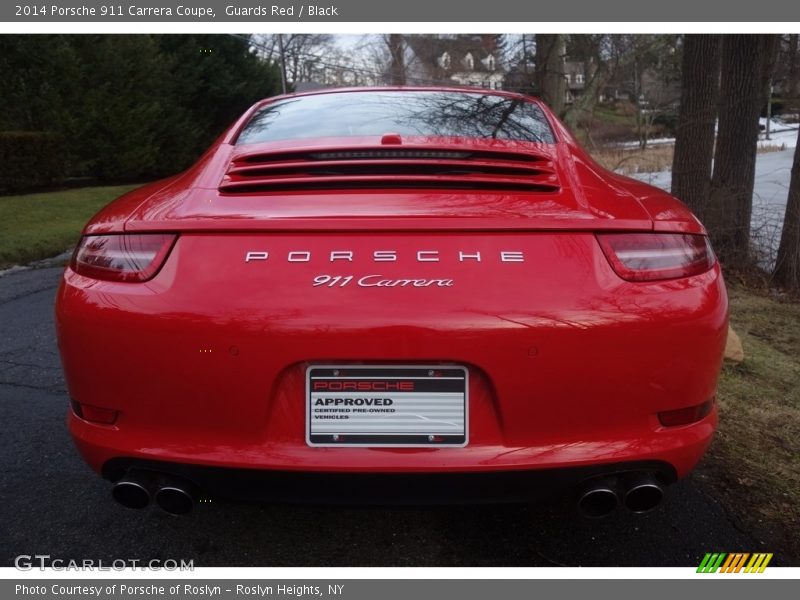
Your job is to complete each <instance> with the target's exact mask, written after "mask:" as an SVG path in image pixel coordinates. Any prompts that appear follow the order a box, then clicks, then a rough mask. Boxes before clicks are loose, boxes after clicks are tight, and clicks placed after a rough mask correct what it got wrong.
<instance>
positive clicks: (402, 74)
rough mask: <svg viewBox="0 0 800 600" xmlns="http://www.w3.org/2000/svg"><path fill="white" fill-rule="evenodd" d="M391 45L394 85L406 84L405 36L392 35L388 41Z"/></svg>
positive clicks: (391, 72) (392, 80)
mask: <svg viewBox="0 0 800 600" xmlns="http://www.w3.org/2000/svg"><path fill="white" fill-rule="evenodd" d="M387 43H388V44H389V56H390V57H391V63H390V67H389V68H390V71H389V72H390V75H391V83H392V85H405V84H406V61H405V44H404V43H403V36H402V35H401V34H399V33H392V34H390V35H389V37H388V39H387Z"/></svg>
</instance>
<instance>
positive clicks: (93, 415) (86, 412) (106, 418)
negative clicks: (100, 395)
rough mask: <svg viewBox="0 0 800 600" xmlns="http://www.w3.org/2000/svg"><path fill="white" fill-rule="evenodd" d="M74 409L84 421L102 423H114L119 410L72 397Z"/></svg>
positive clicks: (71, 401) (71, 402)
mask: <svg viewBox="0 0 800 600" xmlns="http://www.w3.org/2000/svg"><path fill="white" fill-rule="evenodd" d="M70 404H71V405H72V411H73V412H74V413H75V414H76V415H78V416H79V417H80V418H81V419H83V420H84V421H91V422H92V423H100V424H101V425H113V424H114V422H115V421H116V420H117V415H118V414H119V411H117V410H114V409H113V408H102V407H100V406H92V405H91V404H81V403H80V402H78V401H77V400H74V399H70Z"/></svg>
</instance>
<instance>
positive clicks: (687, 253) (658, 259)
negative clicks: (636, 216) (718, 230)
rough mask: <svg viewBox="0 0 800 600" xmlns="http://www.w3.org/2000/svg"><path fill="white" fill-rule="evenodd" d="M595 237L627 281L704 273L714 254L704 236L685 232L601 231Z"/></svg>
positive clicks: (613, 266)
mask: <svg viewBox="0 0 800 600" xmlns="http://www.w3.org/2000/svg"><path fill="white" fill-rule="evenodd" d="M597 241H598V242H600V247H601V248H602V249H603V253H604V254H605V255H606V258H607V259H608V262H609V263H611V267H612V268H613V269H614V271H615V272H616V273H617V275H619V276H620V277H622V279H626V280H628V281H657V280H659V279H677V278H679V277H691V276H692V275H699V274H700V273H705V272H706V271H708V270H709V269H711V267H713V266H714V262H715V261H716V258H715V256H714V251H713V250H712V249H711V244H710V243H709V241H708V238H707V237H706V236H704V235H693V234H687V233H603V234H597Z"/></svg>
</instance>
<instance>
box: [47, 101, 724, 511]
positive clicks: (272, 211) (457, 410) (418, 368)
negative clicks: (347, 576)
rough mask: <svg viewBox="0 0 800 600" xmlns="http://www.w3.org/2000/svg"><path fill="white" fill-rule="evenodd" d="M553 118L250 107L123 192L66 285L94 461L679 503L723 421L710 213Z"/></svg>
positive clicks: (159, 484) (269, 487)
mask: <svg viewBox="0 0 800 600" xmlns="http://www.w3.org/2000/svg"><path fill="white" fill-rule="evenodd" d="M351 93H353V94H355V92H351ZM395 93H397V94H402V93H408V92H401V91H397V92H395ZM334 95H335V94H334ZM498 97H501V98H502V96H498ZM536 106H537V110H541V111H542V114H543V115H546V113H545V112H544V111H545V109H544V108H541V107H538V105H536ZM546 117H547V120H546V123H547V125H548V127H550V128H551V130H550V131H551V132H552V137H551V138H547V139H545V140H544V141H536V142H531V141H527V140H525V141H520V140H516V139H497V138H493V139H489V140H486V139H478V138H475V139H469V140H466V141H465V140H464V139H463V137H458V136H452V135H451V136H437V137H435V136H430V135H427V136H414V135H409V134H405V133H403V132H401V133H397V132H393V131H387V132H385V133H384V134H382V135H378V136H371V135H352V136H347V137H342V136H339V137H325V138H314V139H308V138H300V139H291V140H286V139H281V140H278V141H272V140H267V141H256V142H251V143H241V139H242V135H243V134H242V127H245V129H244V131H245V132H246V131H247V123H249V122H251V121H250V119H251V118H252V117H251V116H250V115H248V116H245V117H244V118H243V120H242V122H241V123H240V124H239V125H237V126H235V127H234V128H233V129H232V130H231V132H229V134H227V137H226V138H225V139H223V140H222V142H221V143H220V144H219V145H218V146H217V147H216V148H215V149H214V150H213V151H212V152H211V153H209V154H208V155H207V156H206V157H205V158H204V159H202V160H201V162H200V163H198V166H196V167H195V168H194V169H192V170H190V171H189V172H188V173H187V174H185V175H183V176H182V177H181V178H177V179H174V180H170V181H168V182H166V183H163V184H159V185H156V186H152V187H150V188H148V189H146V190H144V191H142V192H139V193H138V195H136V193H135V194H134V195H133V196H130V197H128V198H127V199H126V198H123V199H122V200H121V201H118V203H117V204H116V205H112V206H111V207H109V208H108V209H106V211H104V212H101V213H100V215H98V216H97V217H96V218H95V220H94V221H93V222H92V223H90V225H89V226H88V227H87V229H86V231H85V236H84V238H83V240H82V242H81V245H80V247H79V248H78V250H77V251H76V255H75V257H74V260H73V263H72V265H71V266H70V267H69V268H68V269H67V270H66V273H65V275H64V280H63V283H62V286H61V288H60V290H59V294H58V302H57V317H58V333H59V341H60V347H61V353H62V358H63V364H64V369H65V373H66V376H67V381H68V386H69V392H70V396H71V398H72V411H71V412H70V417H69V424H70V430H71V432H72V434H73V436H74V439H75V441H76V444H77V446H78V449H79V450H80V452H81V454H82V455H83V457H84V458H85V459H86V460H87V462H88V463H89V464H90V465H91V466H92V467H93V468H94V469H95V470H97V471H99V472H102V473H103V474H104V476H106V477H107V478H109V479H111V480H112V481H115V482H116V483H117V486H119V485H120V484H129V483H130V482H131V481H132V482H133V483H132V485H133V486H134V487H135V488H136V489H137V490H138V489H139V488H141V489H143V490H145V493H146V494H147V498H148V499H149V497H150V496H151V495H156V497H158V495H159V494H161V495H162V497H163V498H167V495H165V494H167V493H168V492H169V491H173V492H174V491H175V490H178V491H179V492H180V493H184V492H185V494H186V495H187V497H192V496H194V495H195V494H197V493H210V494H222V495H229V496H251V497H257V498H259V499H277V500H285V499H292V500H299V501H307V502H308V501H310V502H314V501H333V500H334V499H341V498H344V499H345V500H347V501H355V502H359V501H362V500H366V501H371V500H373V499H375V498H376V496H377V497H378V500H380V501H389V502H392V501H398V502H401V501H409V500H411V501H415V502H422V503H425V502H429V501H438V500H439V499H440V497H449V498H448V499H451V500H468V499H472V498H475V499H481V500H503V499H518V498H521V497H522V498H526V497H531V496H535V495H541V494H543V493H548V492H556V491H571V490H581V498H582V500H581V503H582V507H583V508H584V510H585V512H587V513H589V514H604V513H605V512H607V509H610V508H613V506H612V504H616V501H617V498H620V499H626V500H625V502H626V503H627V504H628V505H629V507H630V508H632V509H633V510H644V509H647V508H650V507H651V506H654V505H655V504H656V503H657V501H658V499H659V498H660V490H661V488H662V486H664V485H665V484H668V483H671V482H672V481H674V480H675V479H677V478H679V477H681V476H683V475H685V474H687V473H688V472H689V471H690V470H691V469H692V467H693V466H694V465H695V464H696V462H697V461H698V460H699V459H700V457H701V456H702V454H703V453H704V451H705V448H706V447H707V445H708V443H709V442H710V440H711V436H712V434H713V431H714V428H715V424H716V408H715V405H714V394H715V387H716V382H717V376H718V373H719V368H720V363H721V356H722V351H723V347H724V342H725V335H726V328H727V300H726V295H725V289H724V284H723V282H722V278H721V275H720V270H719V266H718V265H717V264H716V261H715V259H714V256H713V253H712V252H711V249H710V247H709V245H708V243H707V240H706V237H705V236H704V233H703V230H702V227H701V226H700V225H699V223H697V221H696V220H695V219H694V218H693V217H692V216H691V215H690V214H689V213H688V211H686V210H685V209H684V208H683V207H682V206H681V205H680V204H679V203H677V202H675V201H673V200H672V199H670V198H669V197H667V196H666V195H664V194H662V193H660V192H658V191H656V190H654V189H652V188H649V187H647V186H643V185H641V184H636V183H633V182H629V181H625V180H622V179H620V178H616V177H614V176H612V175H609V174H607V173H604V172H601V171H599V170H598V169H597V167H595V166H594V165H593V163H591V162H590V161H589V160H588V158H586V157H585V155H583V153H582V152H581V151H580V149H579V148H577V147H576V146H575V145H574V142H572V140H571V139H570V138H569V136H568V134H566V132H564V131H563V130H561V128H560V126H559V125H558V123H557V122H555V121H554V120H553V119H552V117H550V116H547V115H546ZM417 483H419V484H421V485H418V486H417V485H414V484H417ZM115 489H116V488H115ZM129 489H133V488H129ZM162 490H166V491H165V492H162ZM123 492H124V490H123ZM637 493H638V495H635V494H637ZM115 494H116V491H115ZM598 494H599V495H598ZM631 494H634V495H631ZM141 497H143V496H139V497H137V499H136V500H137V502H139V499H140V498H141ZM120 498H123V499H130V497H129V496H125V495H124V494H123V493H120V494H119V496H118V499H120ZM612 498H613V503H612V502H611V500H612ZM159 503H160V504H162V506H164V507H165V508H167V509H168V510H172V512H181V511H182V510H183V508H185V506H186V505H185V504H181V503H180V502H176V501H175V498H172V499H167V500H165V501H164V502H163V503H162V502H161V501H159ZM134 504H135V502H131V503H129V505H134ZM139 504H141V502H139ZM173 509H174V510H173Z"/></svg>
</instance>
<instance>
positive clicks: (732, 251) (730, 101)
mask: <svg viewBox="0 0 800 600" xmlns="http://www.w3.org/2000/svg"><path fill="white" fill-rule="evenodd" d="M769 37H770V36H767V35H732V34H731V35H725V36H723V38H722V78H721V82H720V104H719V133H718V137H717V145H716V150H715V153H714V174H713V176H712V178H711V191H710V194H709V202H708V210H707V211H706V214H705V218H706V225H707V226H708V228H709V233H710V234H711V238H712V240H713V241H714V244H715V248H716V250H717V253H718V254H719V256H720V258H721V260H723V262H725V263H727V265H728V266H729V267H734V268H741V267H745V266H747V264H748V260H749V253H750V220H751V216H752V210H753V184H754V181H755V169H756V149H757V142H758V118H759V114H760V111H761V100H762V96H763V87H762V65H763V63H764V56H765V53H766V52H767V50H768V44H769V43H770V41H769V40H768V39H767V38H769Z"/></svg>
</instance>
